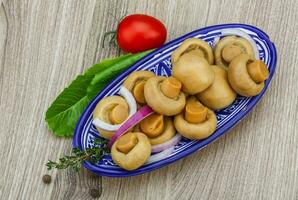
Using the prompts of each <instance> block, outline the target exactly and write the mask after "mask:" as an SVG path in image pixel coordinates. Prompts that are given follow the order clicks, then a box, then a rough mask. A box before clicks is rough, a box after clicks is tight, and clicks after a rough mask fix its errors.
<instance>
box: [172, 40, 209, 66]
mask: <svg viewBox="0 0 298 200" xmlns="http://www.w3.org/2000/svg"><path fill="white" fill-rule="evenodd" d="M186 53H191V54H193V55H196V56H198V57H203V58H205V59H206V60H207V61H208V63H209V64H210V65H211V64H213V62H214V57H213V52H212V48H211V47H210V46H209V44H208V43H207V42H205V41H203V40H200V39H197V38H189V39H186V40H184V42H182V44H181V45H180V46H179V47H178V48H177V49H176V50H175V51H174V52H173V54H172V63H173V64H175V63H176V62H177V61H178V60H179V59H180V57H181V56H182V55H183V54H186Z"/></svg>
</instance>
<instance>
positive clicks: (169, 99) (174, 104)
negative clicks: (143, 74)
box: [144, 76, 185, 116]
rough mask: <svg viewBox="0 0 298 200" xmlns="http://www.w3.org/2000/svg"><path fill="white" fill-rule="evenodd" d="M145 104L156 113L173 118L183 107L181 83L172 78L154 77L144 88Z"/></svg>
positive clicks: (183, 96) (183, 97)
mask: <svg viewBox="0 0 298 200" xmlns="http://www.w3.org/2000/svg"><path fill="white" fill-rule="evenodd" d="M144 95H145V99H146V102H147V104H148V105H149V106H150V107H151V108H152V109H153V110H154V111H155V112H157V113H159V114H162V115H166V116H173V115H176V114H178V113H180V112H181V111H182V110H183V108H184V106H185V95H184V93H183V92H182V91H181V82H180V81H179V80H177V79H176V78H174V77H164V76H154V77H151V78H149V79H148V80H147V82H146V83H145V86H144Z"/></svg>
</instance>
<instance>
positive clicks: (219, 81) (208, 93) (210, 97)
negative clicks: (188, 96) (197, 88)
mask: <svg viewBox="0 0 298 200" xmlns="http://www.w3.org/2000/svg"><path fill="white" fill-rule="evenodd" d="M211 67H212V69H213V71H214V74H215V78H214V82H213V83H212V85H211V86H210V87H208V88H207V89H206V90H204V91H203V92H200V93H199V94H197V97H198V99H199V100H200V102H202V103H203V104H204V105H205V106H207V107H209V108H211V109H213V110H219V109H222V108H225V107H227V106H229V105H230V104H231V103H233V101H234V100H235V99H236V96H237V94H236V92H234V90H233V89H232V88H231V86H230V84H229V81H228V74H227V71H226V70H225V69H224V68H222V67H218V66H216V65H212V66H211Z"/></svg>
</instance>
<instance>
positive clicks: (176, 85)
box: [161, 77, 182, 99]
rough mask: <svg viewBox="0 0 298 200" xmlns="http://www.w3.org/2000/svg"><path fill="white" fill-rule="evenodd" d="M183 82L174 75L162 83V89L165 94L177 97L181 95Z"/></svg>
mask: <svg viewBox="0 0 298 200" xmlns="http://www.w3.org/2000/svg"><path fill="white" fill-rule="evenodd" d="M181 87H182V84H181V82H180V81H179V80H178V79H176V78H174V77H169V78H166V79H165V80H164V81H163V82H162V83H161V91H162V93H163V94H164V95H166V96H167V97H169V98H172V99H174V98H176V97H178V96H179V93H180V90H181Z"/></svg>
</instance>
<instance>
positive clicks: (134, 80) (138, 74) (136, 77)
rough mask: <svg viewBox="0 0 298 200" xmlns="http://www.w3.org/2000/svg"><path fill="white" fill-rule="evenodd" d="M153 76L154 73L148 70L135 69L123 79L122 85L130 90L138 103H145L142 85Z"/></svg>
mask: <svg viewBox="0 0 298 200" xmlns="http://www.w3.org/2000/svg"><path fill="white" fill-rule="evenodd" d="M153 76H155V74H154V73H153V72H150V71H135V72H132V73H131V74H130V75H129V76H128V77H127V78H126V79H125V81H124V83H123V86H124V87H126V88H127V89H128V90H129V91H131V93H132V94H133V96H134V98H135V99H136V101H137V102H138V103H139V104H145V103H146V100H145V97H144V85H145V83H146V81H147V80H148V79H149V78H150V77H153Z"/></svg>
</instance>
